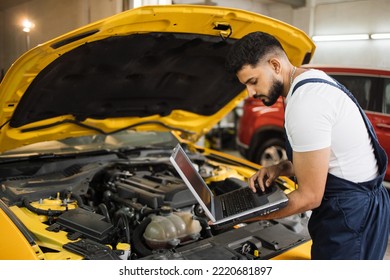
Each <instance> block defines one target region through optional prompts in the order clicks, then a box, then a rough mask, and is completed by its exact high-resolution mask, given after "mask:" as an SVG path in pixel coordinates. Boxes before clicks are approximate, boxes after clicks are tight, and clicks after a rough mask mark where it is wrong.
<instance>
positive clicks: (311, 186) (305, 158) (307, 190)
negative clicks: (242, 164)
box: [249, 148, 330, 221]
mask: <svg viewBox="0 0 390 280" xmlns="http://www.w3.org/2000/svg"><path fill="white" fill-rule="evenodd" d="M329 156H330V148H324V149H321V150H316V151H311V152H293V159H294V160H293V162H294V163H293V170H294V173H295V176H296V178H297V181H298V188H297V189H296V190H294V191H292V192H291V193H289V194H288V198H289V201H288V204H287V206H286V207H284V208H282V209H280V210H278V211H275V212H273V213H271V214H269V215H264V216H260V217H256V218H253V219H251V220H249V221H253V220H260V219H261V220H265V219H267V220H268V219H278V218H284V217H287V216H290V215H293V214H298V213H303V212H305V211H307V210H311V209H314V208H316V207H318V206H319V205H320V204H321V201H322V197H323V195H324V191H325V184H326V178H327V175H328V168H329ZM256 174H257V173H256ZM264 174H265V173H264ZM254 176H255V175H254ZM254 176H253V177H254ZM253 177H252V178H253ZM252 178H251V179H252ZM252 183H253V180H252V182H251V183H250V184H252Z"/></svg>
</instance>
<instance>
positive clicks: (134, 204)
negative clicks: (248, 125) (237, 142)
mask: <svg viewBox="0 0 390 280" xmlns="http://www.w3.org/2000/svg"><path fill="white" fill-rule="evenodd" d="M170 152H171V150H147V151H142V152H141V153H138V154H137V156H127V157H123V156H118V154H115V153H112V154H110V153H108V154H104V155H93V156H92V155H91V156H88V157H82V158H66V159H61V160H58V159H56V160H45V161H44V162H42V161H31V162H30V163H28V164H26V165H21V164H20V163H19V164H18V165H16V164H15V166H12V164H9V165H8V166H7V168H5V167H0V175H1V177H2V184H1V190H0V197H1V200H2V201H3V202H5V203H6V204H7V205H8V207H9V208H10V209H11V211H12V212H13V213H14V215H15V217H16V218H17V219H19V220H20V221H21V222H22V224H26V223H27V224H37V227H28V230H29V232H30V233H31V234H32V236H34V238H35V240H36V241H37V243H38V244H39V246H40V248H41V250H42V251H43V252H45V251H49V252H54V253H55V252H56V251H59V250H63V249H64V250H67V251H70V252H72V253H74V254H76V255H80V256H81V257H82V258H83V259H126V260H129V259H134V260H135V259H270V258H272V257H274V256H276V255H278V254H280V253H282V252H284V251H286V250H289V249H291V248H293V247H295V246H298V245H300V244H302V243H304V242H307V241H308V240H309V239H310V238H309V235H308V232H307V229H306V224H307V220H308V217H306V216H305V215H299V216H293V217H289V218H285V219H280V220H277V221H276V220H267V221H259V222H253V223H245V224H244V223H242V224H238V225H236V226H234V227H229V228H225V229H218V230H216V229H214V228H213V227H212V226H210V225H209V224H208V220H207V218H206V217H205V215H204V213H203V209H202V207H201V206H200V205H199V204H198V203H197V201H196V199H195V198H194V196H193V195H192V193H191V192H190V190H189V189H188V188H187V186H186V185H185V183H184V182H183V180H182V179H181V178H180V176H179V175H178V174H177V173H176V171H175V169H174V167H173V166H172V165H171V163H170V162H169V155H170ZM187 152H188V154H189V156H190V157H191V160H192V161H193V162H194V165H196V167H197V168H198V171H199V174H201V176H202V177H203V178H204V179H205V181H206V182H207V184H208V185H209V187H210V189H212V190H213V192H215V193H216V194H218V193H223V192H227V191H230V190H233V189H236V188H240V187H242V186H241V185H240V184H238V183H236V182H237V180H231V178H238V179H240V180H242V181H245V177H244V176H243V175H242V174H240V172H239V168H240V166H239V165H238V163H235V162H234V161H231V162H226V160H225V162H224V161H223V159H222V158H219V157H218V156H215V155H214V156H206V155H203V154H202V153H200V152H196V153H194V152H190V151H187ZM218 160H221V161H218ZM235 164H237V167H238V168H237V169H235V168H234V165H235ZM5 174H7V176H5ZM38 225H39V226H38ZM60 233H62V234H64V233H65V235H66V238H65V240H64V239H60V238H59V239H58V240H56V235H57V234H58V235H59V234H60ZM58 243H60V244H61V247H62V248H60V249H59V246H58Z"/></svg>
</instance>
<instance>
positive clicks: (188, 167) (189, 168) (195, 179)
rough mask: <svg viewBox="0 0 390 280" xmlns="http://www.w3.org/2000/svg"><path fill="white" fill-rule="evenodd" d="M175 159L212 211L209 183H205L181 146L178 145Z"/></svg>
mask: <svg viewBox="0 0 390 280" xmlns="http://www.w3.org/2000/svg"><path fill="white" fill-rule="evenodd" d="M173 159H174V160H175V163H176V164H177V166H178V167H179V169H180V170H181V172H183V175H184V177H185V178H186V179H187V180H188V183H189V184H190V185H191V186H192V188H193V189H194V190H195V191H196V193H197V194H198V196H199V197H200V199H201V200H202V201H203V203H204V204H205V206H206V207H207V208H208V209H209V211H210V212H212V211H211V191H210V189H209V188H208V187H207V185H205V183H204V181H203V179H202V177H200V175H199V173H198V172H197V171H196V169H195V167H194V166H193V164H192V162H191V161H190V160H189V158H188V157H187V155H186V154H185V152H184V150H183V149H182V148H181V147H180V146H178V147H176V152H175V153H174V155H173Z"/></svg>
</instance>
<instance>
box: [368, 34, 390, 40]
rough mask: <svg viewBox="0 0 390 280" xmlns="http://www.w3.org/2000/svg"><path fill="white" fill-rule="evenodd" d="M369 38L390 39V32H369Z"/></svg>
mask: <svg viewBox="0 0 390 280" xmlns="http://www.w3.org/2000/svg"><path fill="white" fill-rule="evenodd" d="M370 38H371V39H373V40H380V39H390V33H375V34H371V35H370Z"/></svg>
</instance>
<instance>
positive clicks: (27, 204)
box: [22, 197, 65, 217]
mask: <svg viewBox="0 0 390 280" xmlns="http://www.w3.org/2000/svg"><path fill="white" fill-rule="evenodd" d="M22 202H23V206H24V207H26V208H27V209H28V210H30V211H31V212H34V213H35V214H37V215H44V216H50V217H51V216H59V215H61V214H62V213H64V212H65V211H61V210H50V209H49V210H42V209H39V208H35V207H34V206H32V205H31V204H30V201H29V200H28V198H27V197H24V198H23V199H22Z"/></svg>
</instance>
